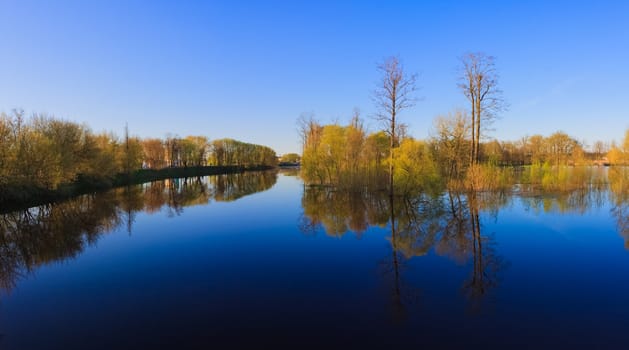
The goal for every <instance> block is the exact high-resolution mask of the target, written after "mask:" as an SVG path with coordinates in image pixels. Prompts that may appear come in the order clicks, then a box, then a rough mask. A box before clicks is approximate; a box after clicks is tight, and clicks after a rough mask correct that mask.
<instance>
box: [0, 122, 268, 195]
mask: <svg viewBox="0 0 629 350" xmlns="http://www.w3.org/2000/svg"><path fill="white" fill-rule="evenodd" d="M276 164H277V157H276V154H275V151H273V150H272V149H271V148H269V147H266V146H261V145H255V144H249V143H245V142H241V141H236V140H232V139H218V140H213V141H210V140H209V139H208V138H207V137H205V136H187V137H183V138H181V137H176V136H168V137H166V138H165V139H158V138H146V139H141V138H139V137H135V136H130V135H129V132H128V130H126V129H125V135H124V136H123V137H122V138H121V137H118V136H116V135H115V134H114V133H110V132H109V133H108V132H103V133H94V132H92V131H91V130H90V128H89V127H88V126H86V125H81V124H78V123H75V122H71V121H66V120H62V119H59V118H56V117H53V116H47V115H43V114H33V115H31V116H30V117H26V116H25V114H24V112H23V111H22V110H13V111H12V112H11V113H10V114H6V113H1V114H0V202H7V201H8V202H11V201H15V199H16V198H23V197H29V196H30V195H31V194H33V193H37V191H35V190H38V191H41V190H45V191H57V190H59V189H60V188H62V187H63V186H64V185H67V184H75V183H84V184H85V183H87V184H98V187H110V186H111V185H112V184H113V183H115V182H116V181H115V180H116V179H120V178H121V175H133V174H135V173H137V172H139V171H146V170H147V169H152V170H157V171H160V169H164V170H165V171H166V172H168V170H170V169H178V168H181V169H186V168H192V167H197V168H198V167H206V166H213V167H237V168H238V169H247V168H262V167H273V166H275V165H276Z"/></svg>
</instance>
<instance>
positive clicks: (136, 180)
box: [0, 165, 276, 214]
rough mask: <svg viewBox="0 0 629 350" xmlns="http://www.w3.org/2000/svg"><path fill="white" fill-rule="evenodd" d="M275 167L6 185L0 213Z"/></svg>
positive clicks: (185, 170) (184, 170)
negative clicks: (172, 181)
mask: <svg viewBox="0 0 629 350" xmlns="http://www.w3.org/2000/svg"><path fill="white" fill-rule="evenodd" d="M275 168H276V167H273V166H267V165H260V166H253V167H245V166H236V165H233V166H196V167H185V168H183V167H174V168H162V169H139V170H136V171H135V172H133V173H131V174H118V175H116V176H115V177H114V178H84V177H80V178H79V179H78V180H77V181H75V182H72V183H67V184H62V185H60V186H59V187H58V188H57V189H54V190H50V189H46V188H41V187H36V186H29V185H17V186H6V187H3V188H0V214H6V213H10V212H12V211H16V210H21V209H27V208H31V207H35V206H39V205H45V204H52V203H55V202H60V201H63V200H67V199H70V198H74V197H77V196H80V195H84V194H88V193H95V192H101V191H107V190H110V189H114V188H118V187H124V186H130V185H138V184H142V183H147V182H153V181H159V180H165V179H173V178H187V177H198V176H209V175H225V174H236V173H243V172H247V171H264V170H271V169H275Z"/></svg>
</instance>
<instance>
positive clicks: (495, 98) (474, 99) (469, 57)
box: [459, 53, 505, 163]
mask: <svg viewBox="0 0 629 350" xmlns="http://www.w3.org/2000/svg"><path fill="white" fill-rule="evenodd" d="M494 61H495V58H494V57H493V56H488V55H486V54H484V53H468V54H466V55H464V56H463V57H461V64H462V72H461V78H460V82H459V88H460V89H461V91H463V94H464V95H465V97H466V98H467V99H468V101H469V102H470V105H471V121H472V123H471V130H472V147H470V163H478V161H479V160H480V152H479V151H480V138H481V130H482V128H481V121H482V122H483V124H484V126H483V127H486V126H487V125H488V124H491V122H492V121H493V120H494V119H495V118H496V115H497V113H499V112H501V111H502V110H504V108H505V103H504V100H503V98H502V90H500V88H498V74H497V73H496V67H495V63H494Z"/></svg>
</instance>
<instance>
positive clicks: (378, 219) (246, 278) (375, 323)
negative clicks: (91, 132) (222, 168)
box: [0, 172, 629, 349]
mask: <svg viewBox="0 0 629 350" xmlns="http://www.w3.org/2000/svg"><path fill="white" fill-rule="evenodd" d="M290 175H291V174H283V173H281V174H277V173H275V172H266V173H247V174H239V175H229V176H218V177H208V178H203V179H192V180H191V179H188V180H187V181H183V180H173V181H166V182H156V183H152V184H145V185H142V186H137V187H132V188H128V189H118V190H115V191H110V192H107V193H103V194H98V195H93V196H83V197H81V198H77V199H76V200H72V201H68V202H64V203H60V204H56V205H49V206H43V207H40V208H33V209H30V210H28V211H22V212H15V213H11V214H8V215H3V216H1V217H0V234H1V236H0V259H1V261H0V283H1V289H2V294H1V295H0V333H1V334H2V338H1V339H0V349H87V348H89V349H125V348H133V349H136V348H137V349H154V348H172V349H178V348H203V349H206V348H217V349H222V348H245V349H246V348H252V349H254V348H255V349H258V348H294V349H300V348H337V347H347V348H356V347H364V346H368V345H369V346H372V347H373V346H376V347H385V346H386V347H391V346H395V345H407V346H422V347H424V348H444V347H448V348H627V347H629V331H628V329H629V302H628V301H629V251H628V250H627V249H626V246H628V244H627V243H626V242H627V240H628V239H629V205H628V203H627V201H626V195H625V194H623V193H614V192H613V191H608V190H607V189H605V188H599V189H591V190H588V191H583V190H581V191H573V192H565V193H561V194H545V195H539V194H534V193H528V194H519V195H504V194H489V193H480V194H476V195H471V194H460V195H455V194H451V195H447V194H446V195H443V196H441V197H438V198H431V197H429V196H419V197H417V198H407V199H402V198H395V199H394V200H393V201H391V200H390V199H389V197H388V196H387V195H386V194H383V193H370V194H360V193H353V194H351V193H343V192H333V191H325V190H321V189H304V187H303V184H302V183H301V182H300V180H299V179H298V178H297V177H295V176H290ZM391 217H393V220H391ZM392 221H393V224H392Z"/></svg>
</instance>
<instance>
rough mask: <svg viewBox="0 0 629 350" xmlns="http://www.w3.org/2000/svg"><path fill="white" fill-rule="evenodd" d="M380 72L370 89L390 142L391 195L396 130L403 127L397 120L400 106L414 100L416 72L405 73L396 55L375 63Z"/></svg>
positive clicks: (407, 104) (406, 106) (397, 142)
mask: <svg viewBox="0 0 629 350" xmlns="http://www.w3.org/2000/svg"><path fill="white" fill-rule="evenodd" d="M378 70H379V71H380V73H381V74H382V77H381V80H380V81H379V83H378V87H377V88H376V90H375V91H374V92H373V100H374V103H375V104H376V107H377V109H378V112H377V115H376V118H377V119H378V120H380V121H381V122H383V123H384V131H385V132H386V133H387V134H388V136H389V138H390V144H389V194H390V195H391V196H392V195H393V153H394V149H395V148H396V147H397V146H399V131H400V130H405V128H404V127H403V124H401V123H399V121H398V120H397V118H398V114H399V113H400V111H402V110H403V109H407V108H410V107H413V106H414V105H415V103H417V98H416V97H415V91H416V90H417V87H416V85H415V84H416V81H417V75H416V74H407V73H406V72H405V71H404V67H403V66H402V64H401V63H400V59H399V58H398V57H397V56H391V57H388V58H386V59H385V60H384V61H383V62H382V63H381V64H379V65H378Z"/></svg>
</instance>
